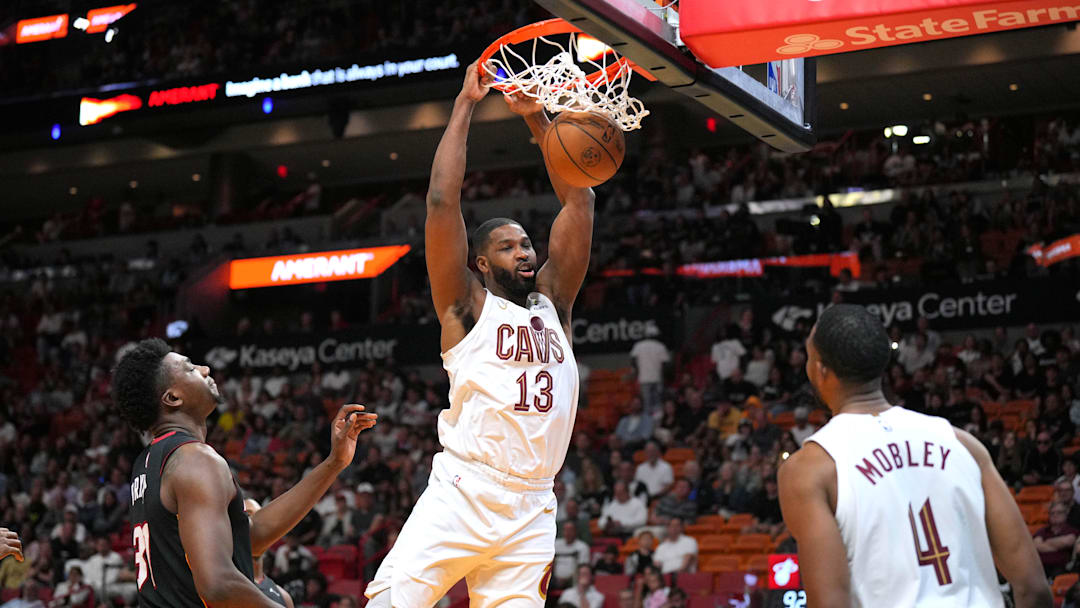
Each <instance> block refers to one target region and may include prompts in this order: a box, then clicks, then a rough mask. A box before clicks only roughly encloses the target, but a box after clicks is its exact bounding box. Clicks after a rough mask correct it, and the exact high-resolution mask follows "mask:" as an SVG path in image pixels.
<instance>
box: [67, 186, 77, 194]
mask: <svg viewBox="0 0 1080 608" xmlns="http://www.w3.org/2000/svg"><path fill="white" fill-rule="evenodd" d="M78 193H79V189H78V188H76V187H75V186H72V187H70V188H68V194H70V195H71V196H75V195H76V194H78Z"/></svg>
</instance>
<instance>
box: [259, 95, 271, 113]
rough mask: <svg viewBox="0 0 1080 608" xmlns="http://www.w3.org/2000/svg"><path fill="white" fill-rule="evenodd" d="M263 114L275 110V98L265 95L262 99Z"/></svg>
mask: <svg viewBox="0 0 1080 608" xmlns="http://www.w3.org/2000/svg"><path fill="white" fill-rule="evenodd" d="M262 111H263V114H269V113H271V112H273V111H274V100H273V99H271V98H269V97H264V98H263V100H262Z"/></svg>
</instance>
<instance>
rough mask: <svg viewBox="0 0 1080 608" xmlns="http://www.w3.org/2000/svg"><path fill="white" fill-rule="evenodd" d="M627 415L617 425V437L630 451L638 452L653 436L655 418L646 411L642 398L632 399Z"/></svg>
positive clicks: (635, 397)
mask: <svg viewBox="0 0 1080 608" xmlns="http://www.w3.org/2000/svg"><path fill="white" fill-rule="evenodd" d="M627 409H628V411H627V413H626V415H624V416H623V417H622V418H620V419H619V423H618V424H617V425H615V436H616V437H618V438H619V440H620V441H622V444H623V446H624V447H625V448H626V449H628V450H636V449H638V448H640V447H641V446H643V445H645V442H646V441H648V440H649V439H652V436H653V426H654V425H653V417H652V416H651V415H649V414H648V413H647V412H645V411H644V409H643V407H642V403H641V398H640V397H637V396H634V397H631V399H630V403H629V404H628V405H627Z"/></svg>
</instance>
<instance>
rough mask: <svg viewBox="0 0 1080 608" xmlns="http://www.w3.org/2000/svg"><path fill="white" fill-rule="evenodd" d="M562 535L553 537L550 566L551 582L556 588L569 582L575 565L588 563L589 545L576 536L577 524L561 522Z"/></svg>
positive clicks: (562, 587) (574, 570)
mask: <svg viewBox="0 0 1080 608" xmlns="http://www.w3.org/2000/svg"><path fill="white" fill-rule="evenodd" d="M562 529H563V533H562V537H560V538H556V539H555V559H554V561H553V562H552V566H551V582H552V584H553V585H555V588H556V589H564V588H566V587H567V585H569V584H570V582H571V580H572V579H573V577H574V573H575V572H576V570H577V567H578V566H579V565H581V564H584V565H588V564H589V545H587V544H585V541H583V540H581V539H580V538H578V529H577V524H576V523H574V522H572V521H566V522H563V525H562Z"/></svg>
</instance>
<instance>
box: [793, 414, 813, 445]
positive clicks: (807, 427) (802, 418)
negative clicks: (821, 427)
mask: <svg viewBox="0 0 1080 608" xmlns="http://www.w3.org/2000/svg"><path fill="white" fill-rule="evenodd" d="M809 418H810V410H809V409H808V408H807V407H806V406H805V405H800V406H799V407H797V408H795V426H793V427H791V436H792V437H794V438H795V443H797V444H799V447H802V444H803V442H804V441H806V438H807V437H809V436H811V435H813V434H814V433H816V432H817V427H816V426H814V425H812V424H810V423H809V422H807V420H808V419H809Z"/></svg>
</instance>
